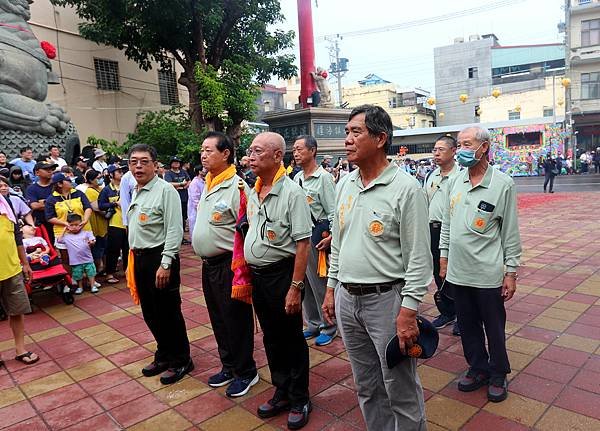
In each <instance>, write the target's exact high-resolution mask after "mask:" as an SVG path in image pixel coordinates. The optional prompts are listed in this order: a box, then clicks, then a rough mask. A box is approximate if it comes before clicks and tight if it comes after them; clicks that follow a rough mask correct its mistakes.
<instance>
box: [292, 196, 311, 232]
mask: <svg viewBox="0 0 600 431" xmlns="http://www.w3.org/2000/svg"><path fill="white" fill-rule="evenodd" d="M294 186H295V184H294ZM296 187H297V186H296ZM289 215H290V222H291V227H290V236H291V237H292V239H293V240H294V241H296V242H298V241H300V240H302V239H306V238H309V237H310V235H311V234H312V221H311V218H310V207H309V205H308V202H306V196H305V195H304V192H303V191H302V189H300V188H299V187H298V189H297V190H295V193H290V203H289Z"/></svg>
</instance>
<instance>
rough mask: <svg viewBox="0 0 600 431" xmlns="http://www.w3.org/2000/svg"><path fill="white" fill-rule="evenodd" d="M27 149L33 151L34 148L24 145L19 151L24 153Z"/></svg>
mask: <svg viewBox="0 0 600 431" xmlns="http://www.w3.org/2000/svg"><path fill="white" fill-rule="evenodd" d="M25 151H33V148H31V147H30V146H26V147H22V148H21V149H20V150H19V153H21V154H23V153H24V152H25Z"/></svg>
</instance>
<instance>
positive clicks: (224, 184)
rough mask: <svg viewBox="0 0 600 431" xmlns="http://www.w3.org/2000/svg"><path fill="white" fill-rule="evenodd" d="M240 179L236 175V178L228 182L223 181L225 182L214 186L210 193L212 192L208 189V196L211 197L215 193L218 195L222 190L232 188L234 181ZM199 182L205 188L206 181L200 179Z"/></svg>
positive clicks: (227, 180)
mask: <svg viewBox="0 0 600 431" xmlns="http://www.w3.org/2000/svg"><path fill="white" fill-rule="evenodd" d="M196 178H198V177H196ZM239 179H240V178H239V177H238V176H237V175H234V176H233V177H231V178H228V179H226V180H223V181H221V182H220V183H219V184H217V185H215V186H214V187H213V188H212V189H211V191H210V192H209V191H208V189H207V190H206V196H210V195H212V194H213V193H216V192H218V191H219V190H220V189H227V188H229V187H231V185H232V184H233V183H234V181H238V180H239ZM192 181H193V180H192ZM198 182H200V183H201V184H202V186H204V185H205V184H206V182H205V181H203V180H202V179H199V181H198ZM236 184H237V182H236Z"/></svg>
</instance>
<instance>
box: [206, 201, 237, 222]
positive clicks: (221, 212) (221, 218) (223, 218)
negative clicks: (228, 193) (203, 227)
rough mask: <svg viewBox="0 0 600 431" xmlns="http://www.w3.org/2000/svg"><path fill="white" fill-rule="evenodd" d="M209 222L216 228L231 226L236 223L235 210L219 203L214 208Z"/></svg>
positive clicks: (223, 203)
mask: <svg viewBox="0 0 600 431" xmlns="http://www.w3.org/2000/svg"><path fill="white" fill-rule="evenodd" d="M208 222H209V223H210V224H212V225H214V226H223V225H229V224H231V223H234V222H235V216H234V214H233V210H232V209H231V207H230V206H229V205H227V204H226V203H225V202H217V203H215V204H214V205H213V206H212V209H211V212H210V218H209V220H208Z"/></svg>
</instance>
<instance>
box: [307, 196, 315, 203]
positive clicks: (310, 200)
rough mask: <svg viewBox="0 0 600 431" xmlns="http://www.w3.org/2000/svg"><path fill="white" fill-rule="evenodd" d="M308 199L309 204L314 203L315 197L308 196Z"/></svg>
mask: <svg viewBox="0 0 600 431" xmlns="http://www.w3.org/2000/svg"><path fill="white" fill-rule="evenodd" d="M306 201H307V202H308V203H309V204H312V203H313V202H314V201H315V200H314V199H313V198H312V197H311V196H306Z"/></svg>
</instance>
